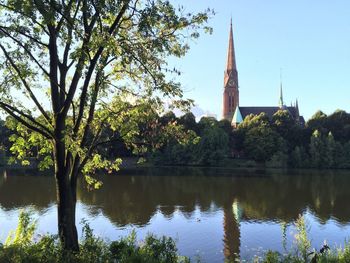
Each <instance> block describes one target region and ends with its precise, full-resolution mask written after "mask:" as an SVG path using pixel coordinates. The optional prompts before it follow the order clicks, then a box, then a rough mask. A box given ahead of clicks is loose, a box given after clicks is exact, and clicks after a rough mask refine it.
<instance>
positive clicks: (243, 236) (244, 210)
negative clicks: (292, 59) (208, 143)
mask: <svg viewBox="0 0 350 263" xmlns="http://www.w3.org/2000/svg"><path fill="white" fill-rule="evenodd" d="M17 173H18V172H17ZM24 174H25V173H22V175H24ZM102 178H103V183H104V185H103V187H102V188H101V189H100V190H98V191H93V192H88V191H86V190H85V187H84V185H83V184H80V186H79V190H78V205H77V223H79V222H80V221H81V219H83V218H84V219H87V221H88V222H89V223H90V225H91V227H92V228H93V229H94V230H95V234H97V235H99V236H101V237H104V238H106V239H110V240H115V239H118V238H119V237H122V236H126V235H128V234H130V232H131V231H132V230H136V232H137V236H138V238H139V239H142V238H144V237H145V235H146V234H147V233H150V232H151V233H155V234H157V235H167V236H171V237H173V238H175V239H176V240H177V246H178V248H179V252H180V254H183V255H187V256H190V257H191V258H193V259H196V258H200V259H201V260H202V261H204V262H222V261H223V260H224V259H225V258H232V257H234V255H235V254H240V255H241V257H242V258H250V257H252V256H253V255H261V254H262V253H263V252H264V251H266V250H267V249H274V250H279V251H281V252H283V251H284V247H286V248H287V249H290V248H291V247H292V246H293V245H294V244H293V242H294V241H293V240H294V235H295V228H294V227H293V224H294V222H295V220H296V219H297V218H298V216H299V214H303V215H305V217H306V219H307V222H308V224H309V226H310V237H311V239H312V244H313V246H314V247H315V248H319V247H321V246H322V244H323V241H324V240H327V243H328V244H330V245H331V246H341V245H342V244H344V241H345V240H346V239H347V238H348V237H350V204H349V200H350V187H349V186H350V172H344V171H333V172H332V171H327V172H322V173H320V172H312V171H306V172H305V171H304V172H303V173H297V172H293V173H286V172H281V171H277V170H274V171H270V172H264V171H260V172H259V171H258V172H246V171H245V172H244V171H232V170H231V171H230V170H225V169H175V168H171V169H156V170H151V169H148V170H135V171H128V172H121V173H120V175H117V176H111V175H108V176H107V175H106V176H103V177H102ZM55 195H56V193H55V184H54V179H53V177H49V176H31V175H28V174H27V176H19V175H15V174H14V173H13V172H12V173H11V172H7V173H4V174H2V172H1V174H0V241H4V239H5V238H6V236H7V234H8V231H9V230H11V229H14V228H15V227H16V224H17V219H18V213H19V211H20V210H21V209H23V208H27V207H31V208H32V209H34V211H35V217H37V218H38V223H39V227H38V231H37V232H38V234H42V233H47V232H50V233H56V231H57V230H56V205H55ZM79 232H81V226H80V225H79Z"/></svg>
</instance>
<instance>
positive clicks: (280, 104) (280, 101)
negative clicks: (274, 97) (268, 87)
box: [278, 82, 285, 109]
mask: <svg viewBox="0 0 350 263" xmlns="http://www.w3.org/2000/svg"><path fill="white" fill-rule="evenodd" d="M278 106H279V107H280V108H281V109H282V108H283V107H284V106H285V105H284V101H283V90H282V82H281V86H280V99H279V101H278Z"/></svg>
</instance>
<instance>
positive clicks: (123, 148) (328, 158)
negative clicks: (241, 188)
mask: <svg viewBox="0 0 350 263" xmlns="http://www.w3.org/2000/svg"><path fill="white" fill-rule="evenodd" d="M147 116H148V117H147V118H143V119H138V120H137V123H138V124H137V127H136V128H135V125H133V128H132V132H130V129H129V130H127V132H126V133H125V134H126V136H125V134H122V133H118V132H115V131H114V130H113V129H112V127H111V128H110V129H108V128H107V129H106V130H105V131H104V133H103V134H102V135H101V136H102V137H103V138H105V142H106V143H101V145H99V146H98V147H97V149H96V151H98V152H99V154H101V155H103V156H104V157H107V158H117V157H132V156H134V157H141V158H142V159H144V160H147V161H148V162H151V163H153V164H155V165H204V166H222V165H242V164H248V165H256V164H258V165H266V166H270V167H292V168H350V114H349V113H346V112H345V111H342V110H337V111H335V112H334V113H333V114H330V115H329V116H327V115H326V114H324V113H323V112H321V111H318V112H316V113H315V114H314V115H313V116H312V118H311V119H310V120H309V121H308V122H307V123H306V125H305V126H302V125H300V124H299V123H296V122H295V121H294V119H293V118H292V116H291V115H290V114H289V112H288V111H285V110H280V111H278V112H277V113H276V114H274V115H273V116H272V118H271V119H270V118H269V117H268V116H267V115H266V114H265V113H261V114H259V115H249V116H247V117H246V118H245V120H244V122H242V123H241V124H239V125H238V127H236V128H235V129H233V128H232V127H231V124H230V122H229V121H227V120H220V121H217V120H216V119H215V118H213V117H202V118H201V119H200V120H199V121H198V122H197V121H196V118H195V116H194V115H193V114H192V113H186V114H184V115H182V116H180V117H177V116H176V115H175V114H174V113H173V112H168V113H166V114H163V115H161V116H160V115H158V114H157V113H155V112H153V113H152V114H148V115H147ZM11 125H12V126H13V119H11V118H7V119H6V121H0V138H1V141H0V147H1V151H2V154H1V155H0V156H1V158H2V163H4V160H5V159H9V158H11V156H13V155H14V153H16V145H13V142H11V140H12V139H11V138H12V137H16V136H18V135H16V134H17V133H18V132H17V131H16V130H15V129H13V127H12V128H11ZM22 136H23V135H22ZM26 140H32V138H30V137H28V138H25V137H24V138H23V140H22V141H23V144H25V143H26ZM16 143H18V140H16ZM27 150H28V151H29V152H30V153H31V155H32V157H33V158H43V157H40V153H41V152H42V149H41V150H40V149H39V150H38V149H37V148H36V147H32V148H30V149H27ZM4 156H5V157H6V158H4ZM16 156H17V157H18V152H17V153H16Z"/></svg>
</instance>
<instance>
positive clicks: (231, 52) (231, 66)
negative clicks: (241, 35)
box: [226, 17, 236, 71]
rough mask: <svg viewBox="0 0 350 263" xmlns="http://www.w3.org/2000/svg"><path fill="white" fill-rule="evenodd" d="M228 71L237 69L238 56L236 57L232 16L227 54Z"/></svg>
mask: <svg viewBox="0 0 350 263" xmlns="http://www.w3.org/2000/svg"><path fill="white" fill-rule="evenodd" d="M226 70H227V71H232V70H236V57H235V47H234V44H233V29H232V17H231V24H230V35H229V44H228V54H227V68H226Z"/></svg>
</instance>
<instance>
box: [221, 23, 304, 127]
mask: <svg viewBox="0 0 350 263" xmlns="http://www.w3.org/2000/svg"><path fill="white" fill-rule="evenodd" d="M224 74H225V75H224V93H223V107H222V117H223V118H224V119H226V120H229V121H230V122H231V124H232V126H233V127H236V126H237V125H238V124H239V123H241V122H243V120H244V118H245V117H247V116H248V115H250V114H253V115H258V114H260V113H262V112H264V113H266V114H267V116H268V117H269V118H270V119H271V118H272V116H273V115H274V114H275V113H276V112H277V111H278V110H281V109H282V110H286V111H288V112H289V114H290V115H291V117H292V118H293V119H294V120H295V122H297V123H299V124H301V125H304V123H305V121H304V118H303V116H300V114H299V106H298V100H296V101H295V104H294V105H291V106H286V105H285V103H284V101H283V94H282V84H281V88H280V98H279V103H278V106H266V107H265V106H263V107H256V106H253V107H245V106H243V107H242V106H240V104H239V85H238V72H237V67H236V57H235V48H234V43H233V30H232V21H231V27H230V35H229V46H228V55H227V66H226V70H225V73H224Z"/></svg>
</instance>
